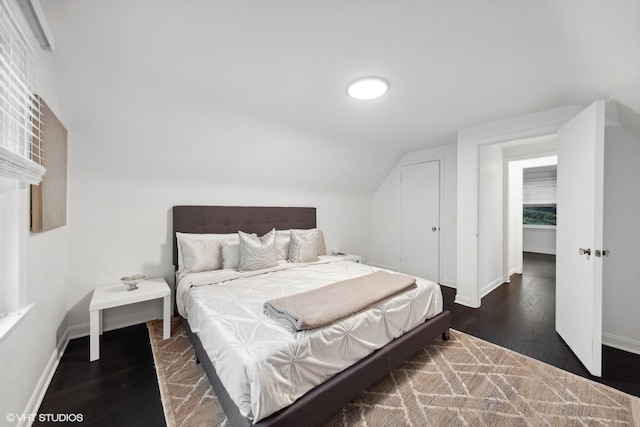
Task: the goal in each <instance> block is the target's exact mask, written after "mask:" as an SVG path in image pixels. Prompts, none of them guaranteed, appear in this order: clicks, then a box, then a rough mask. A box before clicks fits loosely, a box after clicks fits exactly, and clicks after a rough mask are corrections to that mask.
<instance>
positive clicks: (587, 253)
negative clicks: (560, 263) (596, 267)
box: [578, 248, 591, 256]
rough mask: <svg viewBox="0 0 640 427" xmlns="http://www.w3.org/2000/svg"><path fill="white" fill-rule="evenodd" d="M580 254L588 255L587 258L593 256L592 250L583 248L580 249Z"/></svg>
mask: <svg viewBox="0 0 640 427" xmlns="http://www.w3.org/2000/svg"><path fill="white" fill-rule="evenodd" d="M578 253H579V254H580V255H587V256H590V255H591V248H587V249H582V248H580V249H578Z"/></svg>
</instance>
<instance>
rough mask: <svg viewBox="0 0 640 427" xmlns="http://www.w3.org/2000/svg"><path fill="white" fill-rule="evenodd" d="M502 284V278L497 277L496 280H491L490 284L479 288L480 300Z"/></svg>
mask: <svg viewBox="0 0 640 427" xmlns="http://www.w3.org/2000/svg"><path fill="white" fill-rule="evenodd" d="M503 283H504V281H503V280H502V277H498V278H497V279H495V280H493V281H492V282H490V283H488V284H486V285H484V286H483V287H482V288H480V298H484V297H485V296H487V295H488V294H489V293H490V292H491V291H493V290H494V289H495V288H497V287H498V286H500V285H502V284H503Z"/></svg>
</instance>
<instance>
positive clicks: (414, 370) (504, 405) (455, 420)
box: [147, 318, 640, 427]
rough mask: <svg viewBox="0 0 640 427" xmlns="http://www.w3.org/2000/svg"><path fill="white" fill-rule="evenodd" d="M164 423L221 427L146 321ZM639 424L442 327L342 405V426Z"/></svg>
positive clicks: (628, 412)
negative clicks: (445, 333) (444, 334)
mask: <svg viewBox="0 0 640 427" xmlns="http://www.w3.org/2000/svg"><path fill="white" fill-rule="evenodd" d="M147 326H148V327H149V336H150V338H151V346H152V349H153V354H154V359H155V364H156V371H157V373H158V383H159V385H160V393H161V395H162V403H163V406H164V409H165V418H166V420H167V425H168V426H170V427H173V426H190V427H191V426H221V427H222V426H228V422H227V420H226V417H225V416H224V413H223V411H222V408H221V407H220V404H219V403H218V401H217V399H216V397H215V394H214V393H213V390H212V389H211V386H210V384H209V380H208V379H207V377H206V375H205V373H204V371H203V370H202V368H201V367H200V365H199V364H196V363H195V359H194V354H193V348H192V346H191V343H190V341H189V338H188V336H187V335H186V333H185V332H184V330H183V329H182V325H181V324H180V322H179V321H177V319H175V318H174V323H173V325H172V331H173V334H172V336H171V338H170V339H168V340H162V339H161V338H162V321H160V320H157V321H152V322H148V323H147ZM404 425H406V426H554V427H555V426H635V425H638V426H640V399H639V398H637V397H635V396H631V395H628V394H625V393H623V392H620V391H618V390H615V389H613V388H610V387H608V386H606V385H603V384H600V383H596V382H593V381H591V380H588V379H586V378H582V377H580V376H577V375H574V374H572V373H570V372H566V371H563V370H561V369H558V368H556V367H554V366H550V365H547V364H545V363H543V362H540V361H538V360H534V359H531V358H529V357H527V356H523V355H521V354H519V353H516V352H513V351H511V350H507V349H505V348H502V347H499V346H497V345H495V344H491V343H488V342H486V341H483V340H481V339H478V338H475V337H472V336H470V335H467V334H464V333H462V332H458V331H455V330H451V339H450V340H449V341H441V340H437V341H434V342H433V343H432V344H430V345H428V346H426V347H425V348H424V349H423V350H422V351H420V352H418V354H416V355H415V356H414V357H412V358H411V359H409V360H408V361H406V362H405V363H404V364H402V365H401V366H400V367H399V368H397V369H395V370H394V371H392V372H391V373H390V374H389V375H387V376H386V377H385V378H383V379H382V380H380V381H379V382H377V383H376V384H374V385H373V386H372V387H370V388H369V389H368V390H367V391H365V392H363V393H361V394H360V396H358V397H357V398H356V399H354V400H353V401H351V402H350V403H348V404H347V405H346V406H344V407H343V408H342V410H341V411H340V412H338V413H337V414H335V415H334V416H333V417H332V418H331V419H330V420H329V421H328V422H327V423H326V426H327V427H338V426H340V427H347V426H349V427H350V426H369V427H372V426H404Z"/></svg>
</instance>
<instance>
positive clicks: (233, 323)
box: [177, 257, 442, 422]
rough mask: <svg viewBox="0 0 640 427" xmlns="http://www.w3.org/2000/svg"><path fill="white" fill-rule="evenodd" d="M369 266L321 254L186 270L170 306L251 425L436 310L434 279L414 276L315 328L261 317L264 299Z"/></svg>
mask: <svg viewBox="0 0 640 427" xmlns="http://www.w3.org/2000/svg"><path fill="white" fill-rule="evenodd" d="M323 258H324V257H323ZM376 270H378V269H377V268H375V267H371V266H367V265H364V264H358V263H354V262H348V261H344V260H338V261H336V259H335V257H327V258H324V259H322V260H321V261H319V262H317V263H310V264H283V265H280V266H278V267H276V268H274V269H271V270H268V271H265V270H263V271H262V272H260V273H256V272H252V273H249V274H247V273H238V272H235V271H230V270H218V271H213V272H206V273H195V274H188V275H185V276H184V277H181V278H180V281H179V283H178V291H177V302H178V308H179V311H180V313H181V314H182V315H183V316H185V317H186V318H187V319H188V321H189V325H190V326H191V328H192V330H193V331H194V332H195V333H197V334H198V336H199V337H200V340H201V341H202V344H203V346H204V349H205V350H206V352H207V354H208V355H209V358H210V359H211V361H212V362H213V365H214V367H215V369H216V373H217V374H218V376H219V377H220V380H221V381H222V383H223V384H224V386H225V388H226V390H227V392H228V393H229V396H230V397H231V399H232V400H233V401H234V402H235V404H236V405H237V406H238V408H239V409H240V412H241V413H242V415H244V416H246V417H248V418H249V419H251V420H253V422H257V421H259V420H261V419H262V418H264V417H266V416H268V415H270V414H272V413H273V412H276V411H277V410H279V409H281V408H284V407H285V406H288V405H290V404H291V403H293V402H294V401H295V400H296V399H298V398H299V397H301V396H302V395H303V394H305V393H306V392H307V391H309V390H310V389H312V388H313V387H315V386H317V385H318V384H320V383H322V382H324V381H325V380H327V379H329V378H330V377H332V376H333V375H335V374H336V373H338V372H340V371H342V370H344V369H346V368H347V367H349V366H351V365H352V364H354V363H355V362H357V361H358V360H360V359H362V358H364V357H365V356H367V355H368V354H370V353H372V352H373V351H374V350H376V349H378V348H380V347H382V346H384V345H385V344H387V343H388V342H390V341H391V340H393V339H394V338H397V337H398V336H400V335H402V334H403V333H404V332H406V331H408V330H410V329H412V328H413V327H415V326H417V325H418V324H420V323H422V322H424V321H425V320H426V319H429V318H431V317H433V316H435V315H436V314H439V313H440V312H442V294H441V291H440V287H439V286H438V284H436V283H434V282H431V281H428V280H424V279H417V280H416V283H417V287H416V288H415V289H412V290H409V291H407V292H404V293H401V294H399V295H397V296H394V297H392V298H389V299H386V300H383V301H380V302H379V303H376V304H374V305H373V306H371V307H370V308H369V309H367V310H364V311H361V312H359V313H356V314H355V315H353V316H351V317H349V318H346V319H343V320H341V321H339V322H337V323H334V324H331V325H328V326H325V327H322V328H318V329H311V330H305V331H298V332H295V331H293V330H291V329H290V327H287V326H286V325H284V324H282V323H278V322H277V321H276V320H273V319H271V318H270V317H268V316H265V315H264V314H263V304H264V302H265V301H267V300H269V299H272V298H278V297H283V296H286V295H291V294H294V293H299V292H303V291H305V290H309V289H315V288H317V287H320V286H324V285H328V284H330V283H334V282H337V281H340V280H345V279H349V278H353V277H358V276H362V275H365V274H369V273H371V272H373V271H376ZM207 284H208V285H207Z"/></svg>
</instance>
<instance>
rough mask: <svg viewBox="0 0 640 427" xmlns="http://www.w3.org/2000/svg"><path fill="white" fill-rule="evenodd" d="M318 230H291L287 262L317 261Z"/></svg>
mask: <svg viewBox="0 0 640 427" xmlns="http://www.w3.org/2000/svg"><path fill="white" fill-rule="evenodd" d="M318 240H319V233H318V230H317V229H315V228H313V229H311V230H291V242H290V243H289V261H291V262H313V261H317V260H318Z"/></svg>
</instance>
